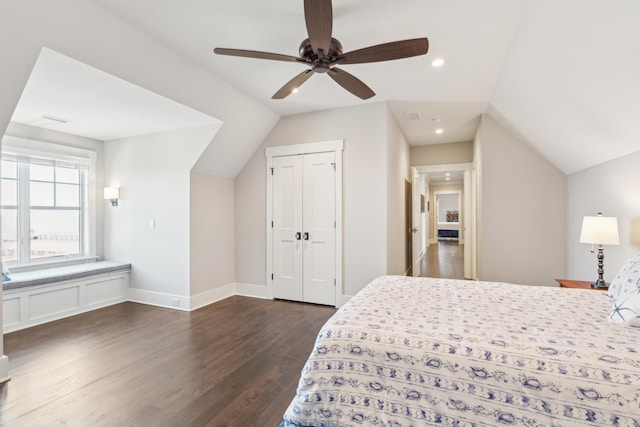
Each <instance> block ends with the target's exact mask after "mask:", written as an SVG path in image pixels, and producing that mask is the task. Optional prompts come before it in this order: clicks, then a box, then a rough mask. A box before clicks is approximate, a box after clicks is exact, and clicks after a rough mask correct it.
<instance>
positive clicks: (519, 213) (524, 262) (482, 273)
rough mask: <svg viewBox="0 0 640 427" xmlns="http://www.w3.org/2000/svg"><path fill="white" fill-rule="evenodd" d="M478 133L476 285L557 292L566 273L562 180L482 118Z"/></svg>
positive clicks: (564, 180)
mask: <svg viewBox="0 0 640 427" xmlns="http://www.w3.org/2000/svg"><path fill="white" fill-rule="evenodd" d="M478 133H479V138H476V143H477V145H476V149H477V150H480V155H479V158H480V159H481V177H479V178H480V181H479V185H480V186H481V190H480V191H479V193H478V195H479V197H481V203H480V205H481V207H480V212H479V213H480V214H479V217H478V221H479V225H478V230H479V231H481V233H480V235H479V236H478V254H479V258H478V277H479V279H480V280H489V281H497V282H512V283H520V284H526V285H545V286H557V283H556V282H555V280H554V279H555V278H562V277H564V276H565V272H566V261H565V260H566V253H565V248H566V238H565V236H566V212H567V208H566V200H567V177H566V176H565V175H564V174H563V173H562V172H560V171H559V170H558V169H557V168H555V167H554V166H553V165H551V164H550V163H549V162H548V161H547V160H545V159H544V158H543V157H541V156H540V155H539V154H538V153H536V152H535V151H534V150H533V149H531V148H530V146H529V145H527V144H526V143H525V142H523V141H521V140H520V139H518V138H517V137H516V136H514V135H513V134H511V133H510V132H509V131H507V130H506V129H505V128H504V127H503V126H501V125H500V124H499V123H498V122H496V121H495V120H494V119H492V118H491V117H490V116H488V115H484V116H483V117H482V121H481V124H480V129H479V130H478Z"/></svg>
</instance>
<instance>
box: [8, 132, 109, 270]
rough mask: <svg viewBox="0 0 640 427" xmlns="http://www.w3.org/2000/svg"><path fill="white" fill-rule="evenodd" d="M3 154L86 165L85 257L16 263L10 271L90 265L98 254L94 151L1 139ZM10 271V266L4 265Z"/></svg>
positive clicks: (23, 140)
mask: <svg viewBox="0 0 640 427" xmlns="http://www.w3.org/2000/svg"><path fill="white" fill-rule="evenodd" d="M2 151H12V152H16V154H20V155H46V154H47V153H50V154H54V155H56V156H60V157H61V159H67V160H71V161H82V162H87V163H88V164H89V170H88V171H87V201H86V203H87V206H86V217H85V221H88V225H89V227H88V233H85V235H84V239H85V241H84V242H83V244H84V247H85V248H86V251H85V254H84V255H79V256H72V257H68V258H64V259H55V260H52V259H45V260H37V261H31V262H29V263H19V264H15V265H14V266H13V267H12V270H14V271H25V270H30V269H38V268H49V267H52V266H54V265H65V264H70V263H77V262H78V261H89V260H91V261H93V260H95V259H96V253H97V246H96V245H97V243H96V240H97V228H96V227H97V220H96V210H97V206H96V204H97V199H96V165H97V158H98V154H97V153H96V152H95V151H94V150H89V149H86V148H80V147H71V146H68V145H61V144H56V143H53V142H43V141H36V140H33V139H27V138H19V137H15V136H10V135H5V136H4V137H2ZM7 264H8V265H9V266H10V267H11V263H7Z"/></svg>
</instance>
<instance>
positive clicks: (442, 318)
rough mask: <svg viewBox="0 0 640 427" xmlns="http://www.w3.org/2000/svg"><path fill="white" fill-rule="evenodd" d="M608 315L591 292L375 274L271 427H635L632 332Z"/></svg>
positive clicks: (637, 349) (637, 348)
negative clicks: (279, 421)
mask: <svg viewBox="0 0 640 427" xmlns="http://www.w3.org/2000/svg"><path fill="white" fill-rule="evenodd" d="M639 286H640V285H639ZM610 309H611V301H610V299H609V298H608V296H607V295H606V294H605V293H604V292H600V291H591V290H577V289H566V288H550V287H538V286H524V285H513V284H506V283H494V282H472V281H463V280H452V279H428V278H412V277H404V276H384V277H380V278H378V279H375V280H374V281H372V282H371V283H370V284H369V285H367V286H366V287H365V288H364V289H363V290H361V291H360V292H359V293H358V294H357V295H356V296H354V297H353V298H352V299H351V300H350V301H349V302H348V303H347V304H345V305H344V306H343V307H342V308H340V310H338V311H337V312H336V314H335V315H334V316H333V317H332V318H331V319H329V320H328V321H327V323H326V324H325V325H324V327H323V328H322V330H321V331H320V333H319V334H318V337H317V340H316V343H315V346H314V348H313V350H312V352H311V355H310V356H309V359H308V361H307V362H306V364H305V366H304V368H303V370H302V375H301V378H300V382H299V386H298V390H297V393H296V396H295V398H294V399H293V401H292V402H291V404H290V406H289V408H288V409H287V411H286V413H285V415H284V421H283V422H282V424H281V426H284V427H299V426H326V427H337V426H393V427H405V426H424V425H437V426H499V425H514V426H528V427H533V426H536V427H542V426H549V427H551V426H553V427H559V426H578V425H593V426H596V425H597V426H640V329H638V328H632V327H628V326H625V325H620V324H615V323H611V322H609V321H607V319H606V317H607V315H608V314H609V311H610Z"/></svg>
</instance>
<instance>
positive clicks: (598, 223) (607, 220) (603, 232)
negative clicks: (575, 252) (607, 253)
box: [580, 212, 620, 289]
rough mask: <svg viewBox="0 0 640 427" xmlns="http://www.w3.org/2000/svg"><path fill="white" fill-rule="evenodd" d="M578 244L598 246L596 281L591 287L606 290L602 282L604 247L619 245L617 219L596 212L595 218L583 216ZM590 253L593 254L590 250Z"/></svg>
mask: <svg viewBox="0 0 640 427" xmlns="http://www.w3.org/2000/svg"><path fill="white" fill-rule="evenodd" d="M580 242H581V243H590V244H591V245H598V280H596V282H595V283H593V284H592V285H591V287H592V288H594V289H598V288H608V287H609V286H608V285H607V283H606V282H605V281H604V278H603V277H602V275H603V274H604V247H603V246H604V245H619V244H620V238H619V235H618V219H617V218H616V217H610V216H602V212H598V215H597V216H585V217H584V219H583V220H582V230H581V231H580ZM591 252H594V250H593V249H591Z"/></svg>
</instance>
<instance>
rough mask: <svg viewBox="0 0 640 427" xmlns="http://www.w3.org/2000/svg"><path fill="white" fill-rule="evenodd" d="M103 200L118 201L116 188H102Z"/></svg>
mask: <svg viewBox="0 0 640 427" xmlns="http://www.w3.org/2000/svg"><path fill="white" fill-rule="evenodd" d="M104 198H105V199H119V198H120V189H119V188H118V187H104Z"/></svg>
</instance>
